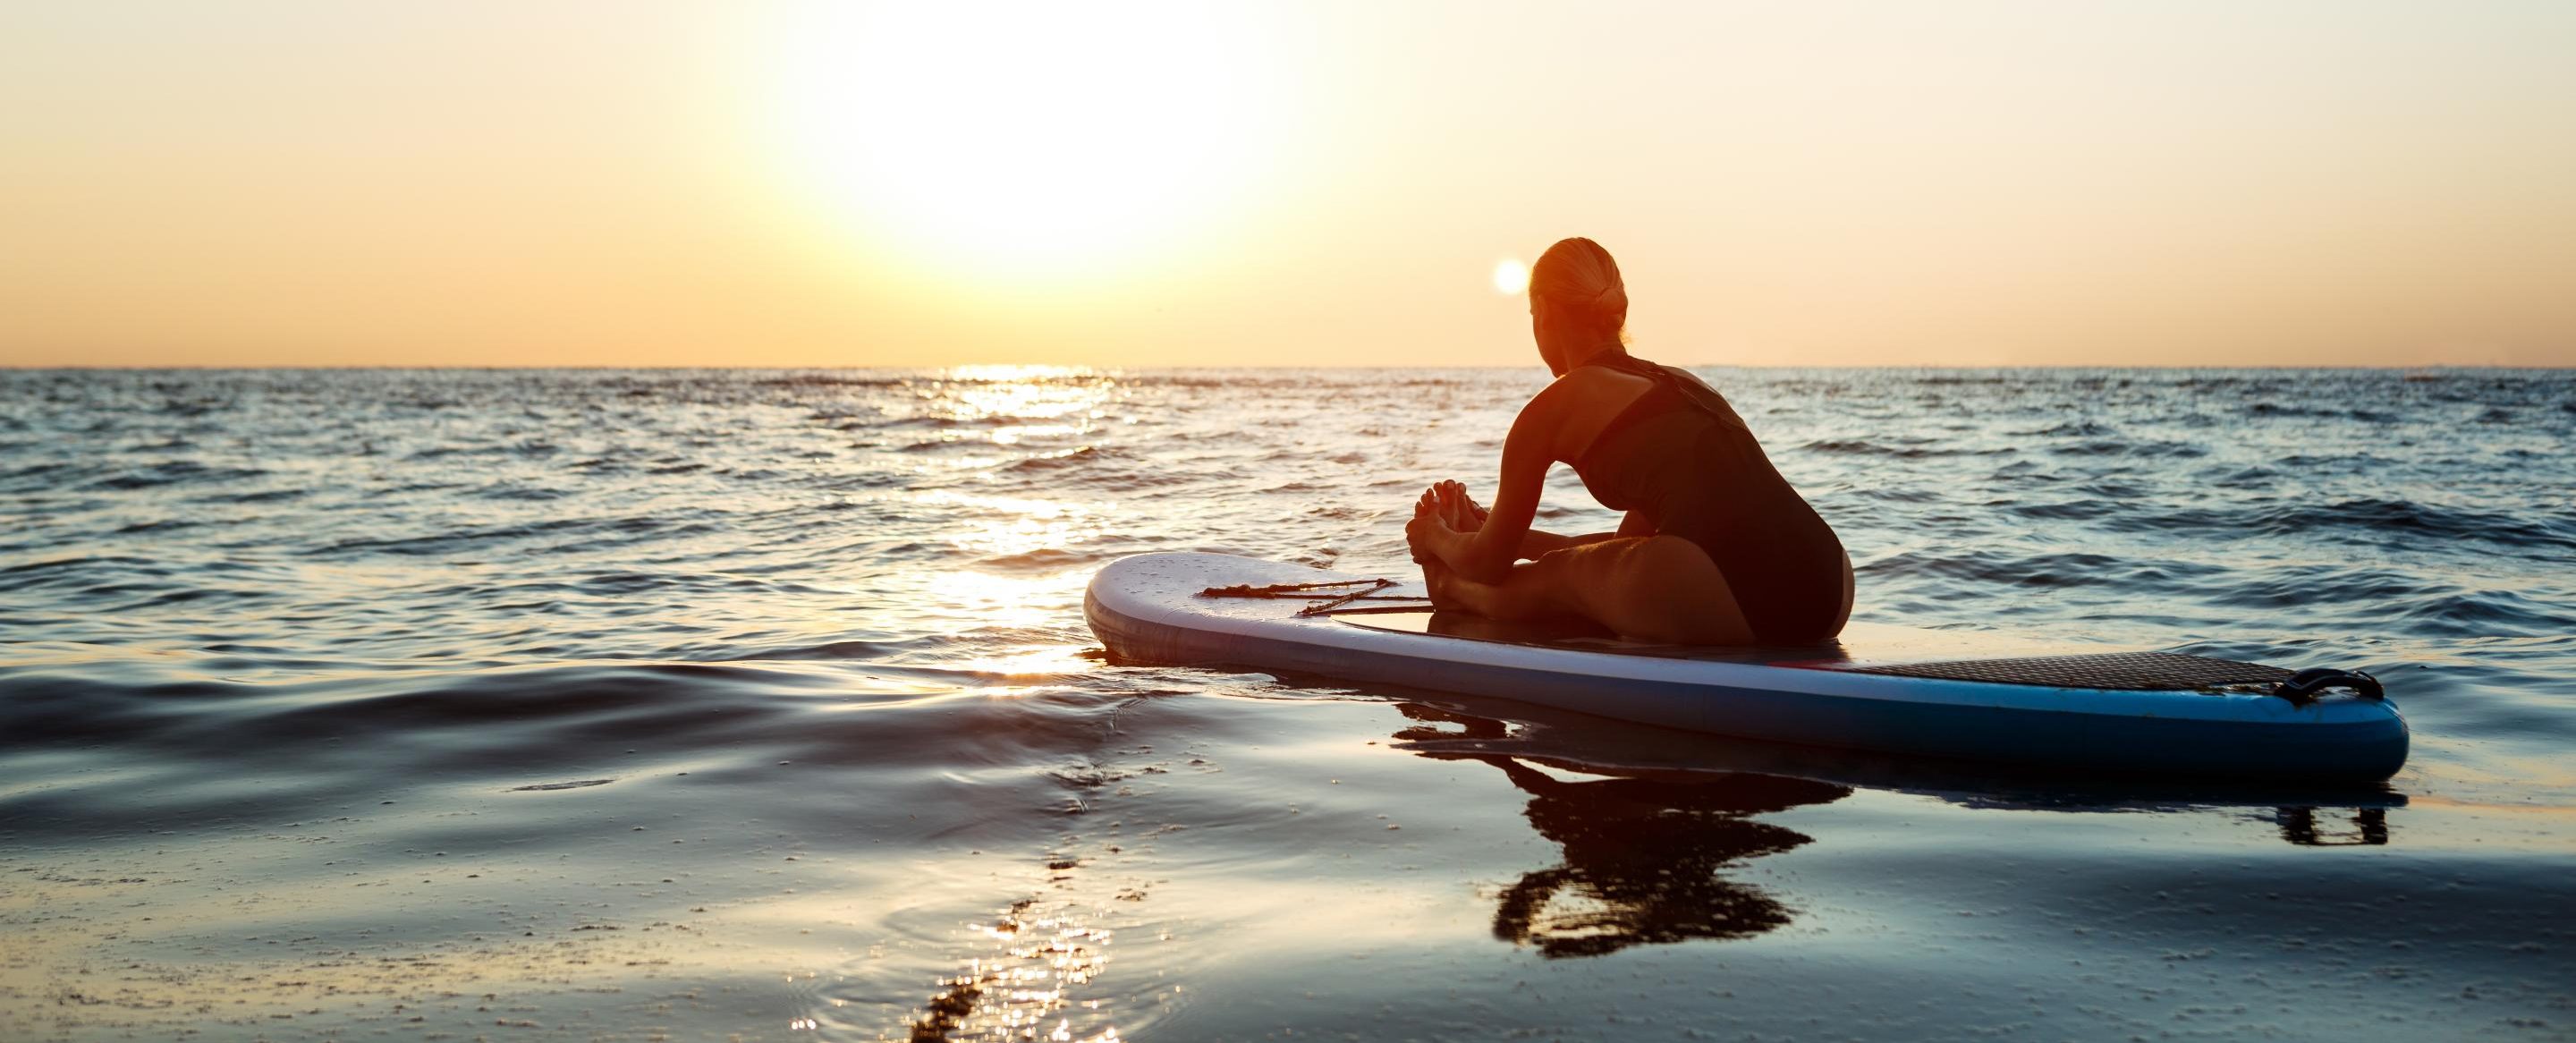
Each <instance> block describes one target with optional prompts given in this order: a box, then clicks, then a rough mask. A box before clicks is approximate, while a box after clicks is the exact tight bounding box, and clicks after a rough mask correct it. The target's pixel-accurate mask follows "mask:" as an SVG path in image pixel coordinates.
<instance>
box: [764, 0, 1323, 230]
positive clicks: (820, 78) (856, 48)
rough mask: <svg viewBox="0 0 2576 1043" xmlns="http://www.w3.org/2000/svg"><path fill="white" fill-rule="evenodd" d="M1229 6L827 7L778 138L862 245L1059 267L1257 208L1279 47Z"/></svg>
mask: <svg viewBox="0 0 2576 1043" xmlns="http://www.w3.org/2000/svg"><path fill="white" fill-rule="evenodd" d="M1242 10H1243V9H1241V8H1238V7H1236V6H1234V5H1226V4H1203V5H1182V4H1169V5H1165V4H1134V3H1127V4H1038V3H990V2H986V3H972V2H970V3H939V4H861V5H856V6H851V7H844V6H839V5H817V6H816V7H815V8H813V9H812V10H811V11H810V13H808V14H807V15H805V16H804V17H802V18H801V19H799V24H796V25H793V26H791V27H790V28H789V32H790V35H791V36H792V37H793V39H792V40H791V41H790V43H789V45H788V52H789V53H788V56H787V60H786V61H785V62H784V63H782V65H783V70H782V72H783V76H784V79H783V81H782V88H781V89H782V90H783V92H784V94H785V97H784V98H783V99H782V105H781V111H782V114H783V115H784V126H783V127H782V130H783V131H784V134H785V136H786V138H787V141H788V144H789V147H790V151H791V153H792V155H793V158H794V163H795V166H796V167H797V168H798V171H799V173H800V174H801V176H802V177H803V178H804V179H806V180H807V181H808V182H809V183H810V186H811V189H812V190H813V191H814V192H816V193H817V194H820V195H822V196H824V197H826V199H827V201H828V202H830V203H832V204H834V205H835V206H838V207H841V208H844V209H846V210H847V211H848V212H849V213H850V215H851V217H852V218H853V220H855V221H857V222H858V223H859V224H860V225H861V226H862V227H861V232H862V234H863V235H866V236H868V237H869V238H870V239H872V240H877V241H882V240H883V239H885V238H887V237H892V238H895V239H899V240H901V241H902V242H903V244H904V245H905V246H907V247H909V248H910V250H909V251H908V252H912V253H916V254H919V253H927V254H930V255H934V256H938V257H941V258H944V259H947V260H949V261H952V262H955V263H959V264H962V265H965V266H968V267H971V268H975V269H978V270H983V271H992V270H994V269H1010V268H1030V269H1037V270H1042V271H1062V270H1065V269H1069V268H1072V267H1074V266H1073V265H1071V264H1069V263H1068V262H1071V261H1073V260H1075V259H1077V258H1078V259H1080V260H1081V261H1082V262H1083V264H1086V265H1088V264H1095V263H1098V262H1099V261H1100V260H1101V259H1102V258H1103V257H1104V256H1107V255H1115V254H1119V253H1123V252H1128V251H1133V250H1136V249H1138V248H1140V247H1143V246H1146V245H1150V244H1154V243H1156V242H1158V241H1161V240H1167V239H1170V238H1172V237H1173V236H1175V235H1176V234H1177V233H1179V232H1182V231H1184V230H1186V229H1188V228H1190V227H1191V226H1193V225H1194V224H1197V223H1199V222H1201V221H1203V220H1205V219H1207V218H1208V217H1210V216H1211V215H1212V214H1214V213H1216V212H1218V211H1220V210H1221V209H1222V208H1223V206H1224V205H1225V204H1226V203H1228V202H1229V201H1231V200H1234V199H1237V198H1240V197H1241V196H1243V195H1245V194H1247V193H1248V192H1249V191H1250V189H1251V187H1252V186H1251V185H1250V184H1248V182H1249V181H1250V179H1251V176H1252V175H1253V173H1254V172H1255V171H1256V170H1258V169H1259V167H1260V166H1261V162H1260V161H1261V159H1262V158H1263V153H1264V152H1265V151H1266V150H1267V149H1268V147H1269V144H1270V142H1271V141H1272V139H1273V137H1274V135H1273V133H1272V132H1273V130H1274V128H1273V127H1272V126H1271V123H1272V122H1273V120H1272V119H1271V118H1270V117H1271V116H1272V115H1273V114H1274V113H1275V112H1276V111H1277V109H1276V106H1275V105H1274V104H1273V101H1274V95H1275V92H1273V91H1271V90H1270V84H1269V83H1268V82H1267V80H1266V78H1265V76H1264V75H1263V69H1264V66H1265V64H1266V62H1265V59H1267V58H1268V57H1270V55H1269V54H1268V51H1269V46H1268V44H1267V41H1266V40H1265V39H1264V36H1263V34H1262V33H1261V32H1260V31H1259V27H1258V26H1257V25H1255V24H1254V23H1253V22H1252V20H1251V18H1250V17H1249V16H1248V15H1247V14H1244V13H1241V12H1242Z"/></svg>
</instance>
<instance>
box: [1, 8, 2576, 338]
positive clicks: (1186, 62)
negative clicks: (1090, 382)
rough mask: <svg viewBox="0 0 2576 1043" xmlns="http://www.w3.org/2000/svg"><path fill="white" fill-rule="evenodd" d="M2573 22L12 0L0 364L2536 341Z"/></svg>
mask: <svg viewBox="0 0 2576 1043" xmlns="http://www.w3.org/2000/svg"><path fill="white" fill-rule="evenodd" d="M2571 43H2576V3H2566V2H2559V0H2541V2H2529V3H2502V2H2460V3H2418V2H2402V3H2380V2H2293V0H2279V2H2265V3H2251V4H2249V3H2242V2H2193V0H2181V2H2152V3H2149V2H2141V3H2130V4H2110V3H2071V2H2062V0H2052V2H2031V3H1987V2H1957V3H1911V2H1908V3H1893V2H1891V3H1758V4H1756V3H1725V2H1715V0H1711V2H1696V3H1675V4H1618V3H1606V4H1568V3H1563V2H1561V0H1559V2H1539V3H1522V2H1506V0H1481V2H1462V3H1406V2H1397V0H1387V2H1368V3H1278V4H1255V3H1251V2H1242V3H1225V4H1167V5H1132V4H1130V5H1119V4H1081V5H1073V6H1068V5H978V4H970V3H940V4H930V3H923V4H918V5H886V6H866V5H857V4H825V3H805V4H774V5H758V6H756V5H751V4H742V3H713V2H710V3H700V4H663V3H643V2H600V3H576V2H568V0H567V2H540V3H527V2H470V0H468V2H460V0H437V2H420V3H402V2H393V0H381V2H366V3H348V2H341V0H312V2H272V0H226V2H220V3H217V2H199V0H179V2H166V3H152V2H133V0H14V2H10V3H5V4H0V364H6V365H36V366H46V365H207V366H235V365H241V366H249V365H474V366H482V365H576V366H627V365H642V366H669V365H777V366H868V365H904V366H909V365H950V364H958V363H973V362H1041V363H1072V364H1089V365H1103V366H1150V365H1169V364H1192V365H1275V364H1321V365H1337V364H1365V365H1389V364H1393V365H1494V364H1502V365H1535V364H1536V356H1535V354H1534V353H1533V352H1532V350H1531V348H1530V346H1529V340H1528V334H1527V318H1526V314H1525V312H1524V311H1523V306H1522V304H1521V302H1520V301H1519V300H1518V299H1517V298H1516V297H1513V296H1510V295H1507V294H1504V293H1500V292H1497V290H1496V288H1495V284H1494V279H1493V272H1494V269H1495V267H1496V265H1497V264H1498V263H1502V262H1505V261H1509V260H1515V259H1517V260H1521V261H1526V260H1529V259H1531V258H1532V257H1534V256H1535V255H1536V254H1537V252H1538V251H1540V250H1542V249H1544V248H1545V247H1546V246H1547V244H1548V243H1549V242H1551V241H1553V240H1555V239H1557V238H1559V237H1562V236H1567V235H1589V236H1592V237H1593V238H1595V239H1598V240H1600V241H1601V242H1602V243H1603V244H1604V245H1606V246H1608V247H1609V248H1610V249H1611V251H1612V252H1613V253H1615V254H1616V255H1617V256H1618V257H1619V259H1620V262H1621V264H1622V266H1623V267H1624V268H1625V269H1626V271H1627V274H1628V279H1629V286H1630V297H1631V299H1632V300H1633V302H1634V305H1633V310H1632V312H1631V315H1630V319H1631V329H1632V332H1633V333H1634V334H1635V337H1636V342H1637V350H1638V352H1639V353H1640V354H1643V355H1648V356H1650V357H1655V358H1659V359H1662V360H1664V361H1672V362H1682V363H1720V364H1723V363H1741V364H1752V365H1778V364H1867V365H1887V364H1894V365H1992V364H2108V365H2204V364H2224V365H2247V364H2251V365H2428V364H2499V363H2502V364H2518V365H2555V366H2566V365H2576V58H2571V53H2576V52H2571V50H2570V47H2571Z"/></svg>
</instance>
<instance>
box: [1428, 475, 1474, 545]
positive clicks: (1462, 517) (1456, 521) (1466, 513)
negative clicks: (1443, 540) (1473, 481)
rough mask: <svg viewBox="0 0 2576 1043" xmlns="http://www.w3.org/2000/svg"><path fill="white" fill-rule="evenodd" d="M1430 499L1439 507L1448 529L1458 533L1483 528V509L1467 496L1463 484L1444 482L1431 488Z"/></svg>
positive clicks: (1465, 487) (1472, 498)
mask: <svg viewBox="0 0 2576 1043" xmlns="http://www.w3.org/2000/svg"><path fill="white" fill-rule="evenodd" d="M1431 492H1432V498H1433V500H1434V501H1436V502H1437V503H1438V504H1439V506H1440V512H1441V517H1442V519H1443V520H1445V521H1447V522H1448V523H1449V527H1450V528H1452V529H1456V530H1458V531H1460V532H1474V531H1476V530H1478V529H1482V528H1484V527H1485V508H1484V507H1483V506H1482V505H1479V504H1478V503H1477V502H1476V499H1475V497H1472V496H1469V495H1467V486H1466V483H1464V482H1456V481H1446V482H1442V483H1440V484H1438V485H1435V486H1432V487H1431Z"/></svg>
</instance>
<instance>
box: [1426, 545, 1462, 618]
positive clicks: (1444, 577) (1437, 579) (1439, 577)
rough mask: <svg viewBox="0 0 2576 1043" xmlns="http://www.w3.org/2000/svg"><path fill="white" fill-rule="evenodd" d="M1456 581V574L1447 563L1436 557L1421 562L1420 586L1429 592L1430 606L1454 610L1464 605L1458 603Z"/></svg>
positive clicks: (1442, 609)
mask: <svg viewBox="0 0 2576 1043" xmlns="http://www.w3.org/2000/svg"><path fill="white" fill-rule="evenodd" d="M1457 582H1458V574H1457V573H1455V572H1451V571H1450V570H1449V564H1448V563H1447V562H1444V561H1441V560H1440V559H1439V558H1438V557H1433V558H1431V559H1430V560H1427V561H1424V562H1423V563H1422V586H1423V588H1424V589H1426V590H1429V591H1430V592H1431V607H1432V608H1434V609H1437V610H1439V611H1442V612H1455V611H1459V610H1460V609H1461V608H1463V607H1464V606H1462V605H1460V604H1459V603H1458V595H1457V588H1456V583H1457Z"/></svg>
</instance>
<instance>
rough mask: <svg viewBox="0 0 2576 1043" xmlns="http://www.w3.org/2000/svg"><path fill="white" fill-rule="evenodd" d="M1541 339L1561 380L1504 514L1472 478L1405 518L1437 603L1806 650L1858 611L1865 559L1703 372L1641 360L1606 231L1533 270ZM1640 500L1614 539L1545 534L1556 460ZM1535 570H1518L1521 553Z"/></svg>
mask: <svg viewBox="0 0 2576 1043" xmlns="http://www.w3.org/2000/svg"><path fill="white" fill-rule="evenodd" d="M1529 305H1530V333H1531V336H1532V337H1533V338H1535V339H1536V340H1537V342H1538V353H1539V357H1540V358H1541V359H1544V360H1545V361H1546V362H1547V368H1548V370H1549V371H1550V372H1552V373H1554V374H1556V381H1555V382H1554V383H1552V384H1549V385H1548V386H1547V388H1546V389H1545V390H1542V391H1540V392H1539V393H1538V395H1537V397H1535V398H1532V399H1530V401H1529V404H1528V405H1526V406H1523V407H1521V412H1520V415H1519V416H1518V417H1517V418H1515V419H1514V420H1513V421H1512V429H1511V434H1510V435H1509V436H1508V437H1507V438H1506V439H1505V440H1504V442H1503V460H1502V481H1501V484H1500V486H1499V487H1498V489H1497V490H1496V492H1495V493H1494V504H1493V509H1492V511H1491V512H1490V513H1488V512H1487V511H1486V510H1485V509H1484V508H1483V507H1480V506H1478V505H1477V504H1476V503H1475V501H1474V500H1472V499H1470V498H1469V497H1468V495H1467V490H1466V487H1465V486H1462V485H1459V484H1458V483H1456V482H1442V483H1440V484H1439V485H1436V486H1433V487H1432V488H1431V490H1430V491H1428V492H1425V493H1423V494H1422V499H1421V500H1420V502H1418V503H1417V504H1415V506H1414V518H1413V521H1412V523H1411V524H1409V525H1407V526H1406V527H1405V539H1406V542H1407V543H1408V544H1410V545H1411V547H1412V550H1413V559H1414V560H1415V561H1418V562H1421V563H1422V571H1423V578H1424V580H1425V581H1426V582H1427V583H1428V584H1429V585H1430V588H1431V600H1432V602H1433V603H1434V604H1437V605H1439V606H1440V607H1441V608H1444V609H1457V610H1462V611H1467V612H1472V613H1475V614H1477V615H1481V616H1489V617H1492V618H1495V619H1536V618H1542V617H1547V616H1580V617H1583V618H1586V619H1589V620H1592V621H1593V622H1595V623H1598V624H1601V625H1602V626H1605V627H1608V628H1610V629H1611V630H1613V631H1616V632H1618V633H1619V634H1620V635H1622V636H1625V637H1630V638H1634V639H1637V640H1642V641H1659V642H1674V643H1680V644H1708V645H1753V644H1765V645H1804V644H1812V643H1816V642H1820V641H1823V640H1825V639H1827V638H1830V637H1833V636H1834V635H1835V634H1837V633H1839V632H1841V630H1842V627H1843V621H1844V620H1846V619H1848V618H1850V616H1851V599H1852V594H1851V589H1852V588H1851V582H1852V580H1851V559H1849V558H1848V557H1846V556H1844V554H1843V547H1842V543H1841V541H1840V540H1838V539H1837V538H1835V536H1834V530H1833V529H1832V527H1830V526H1828V525H1826V524H1825V521H1824V519H1823V518H1821V517H1819V516H1817V514H1816V512H1815V510H1814V509H1813V508H1811V507H1809V506H1808V505H1807V501H1806V500H1804V499H1802V498H1800V497H1799V496H1798V492H1797V490H1795V489H1792V488H1790V486H1789V483H1788V482H1787V481H1785V480H1783V479H1782V478H1781V477H1780V472H1778V471H1776V470H1774V469H1772V466H1771V461H1770V458H1768V457H1767V456H1765V455H1763V452H1762V446H1761V444H1760V443H1758V442H1756V441H1754V438H1753V432H1752V430H1751V429H1750V428H1747V427H1746V426H1745V424H1744V418H1743V417H1740V416H1738V415H1736V412H1735V409H1734V407H1732V406H1730V405H1728V404H1727V402H1726V399H1725V397H1724V396H1722V395H1719V394H1718V393H1717V391H1716V389H1714V388H1711V387H1709V386H1708V384H1706V383H1705V382H1703V381H1701V380H1700V379H1699V378H1698V377H1695V376H1692V375H1690V374H1689V373H1686V372H1683V371H1681V370H1679V369H1674V368H1672V367H1669V366H1659V365H1656V364H1654V363H1651V362H1647V361H1644V360H1642V359H1637V358H1632V357H1630V356H1629V354H1628V352H1627V350H1626V348H1625V347H1624V346H1623V345H1622V341H1621V330H1622V328H1623V327H1624V325H1625V324H1626V322H1627V319H1628V291H1627V286H1626V284H1625V283H1624V282H1623V281H1621V279H1620V276H1619V266H1618V264H1617V263H1616V262H1614V261H1612V260H1611V259H1610V253H1609V251H1606V250H1603V249H1602V248H1601V246H1600V244H1598V243H1595V242H1593V241H1592V240H1589V239H1567V240H1564V241H1562V242H1559V243H1557V244H1556V245H1554V246H1551V247H1549V248H1548V250H1547V253H1546V254H1545V255H1543V256H1541V257H1540V258H1539V259H1538V264H1537V265H1535V266H1533V267H1532V268H1531V269H1530V285H1529ZM1559 462H1563V463H1566V464H1570V465H1572V466H1573V468H1574V470H1575V473H1576V474H1577V475H1579V476H1580V477H1581V478H1582V479H1583V485H1584V488H1586V489H1588V490H1590V491H1591V492H1592V495H1593V496H1594V498H1596V499H1598V500H1600V501H1601V503H1602V504H1603V505H1604V506H1607V507H1609V508H1611V509H1613V510H1621V511H1626V512H1627V518H1626V520H1624V521H1622V522H1621V523H1620V525H1619V531H1618V532H1615V533H1600V534H1596V535H1590V536H1561V535H1556V534H1553V533H1545V532H1539V531H1537V530H1534V529H1531V528H1530V522H1531V520H1532V519H1533V518H1534V517H1535V516H1536V513H1537V511H1538V500H1539V487H1540V485H1541V483H1542V482H1543V481H1545V479H1546V478H1547V472H1548V468H1550V467H1553V466H1555V465H1556V464H1557V463H1559ZM1524 558H1526V559H1529V564H1527V565H1514V564H1513V562H1515V561H1518V560H1520V559H1524Z"/></svg>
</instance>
